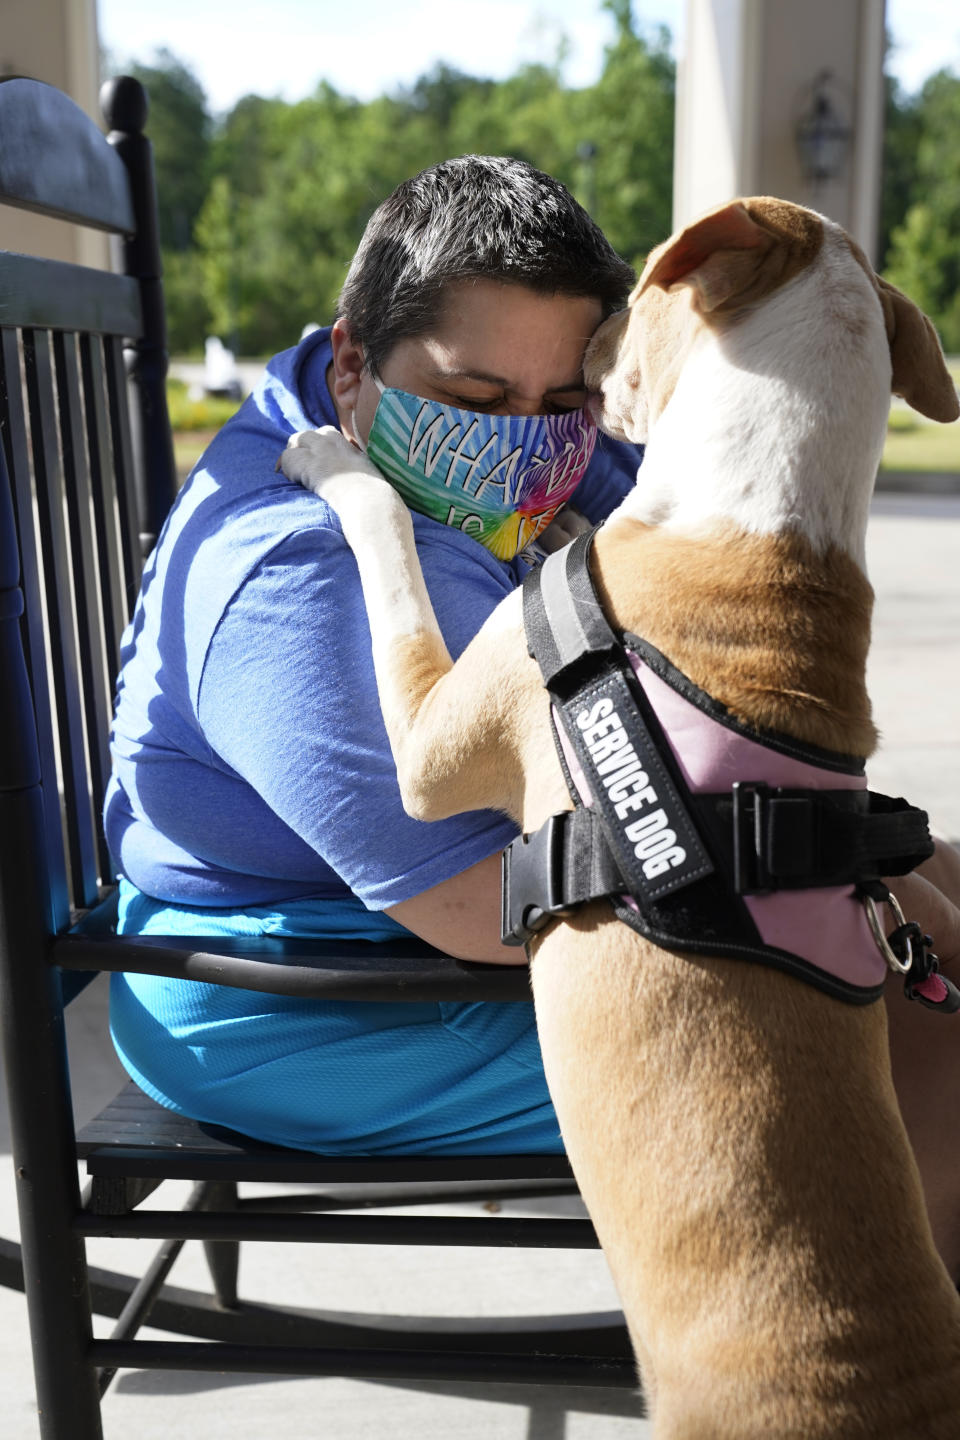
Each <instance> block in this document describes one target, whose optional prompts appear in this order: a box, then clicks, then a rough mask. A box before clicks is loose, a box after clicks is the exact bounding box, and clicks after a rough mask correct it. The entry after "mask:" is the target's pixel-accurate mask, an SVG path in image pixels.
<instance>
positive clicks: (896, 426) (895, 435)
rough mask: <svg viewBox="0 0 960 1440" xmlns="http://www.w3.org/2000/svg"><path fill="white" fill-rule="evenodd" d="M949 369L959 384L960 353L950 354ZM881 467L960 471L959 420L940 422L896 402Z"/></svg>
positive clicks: (908, 469)
mask: <svg viewBox="0 0 960 1440" xmlns="http://www.w3.org/2000/svg"><path fill="white" fill-rule="evenodd" d="M947 369H948V370H949V371H950V374H951V376H952V378H953V382H954V384H955V385H957V386H960V356H958V355H951V356H948V357H947ZM880 468H881V469H882V470H901V471H911V470H914V471H923V472H926V473H930V472H931V471H933V472H937V473H941V474H943V473H947V474H949V473H958V472H960V421H954V422H953V424H952V425H938V424H937V423H936V422H935V421H930V420H925V419H924V418H923V416H922V415H918V414H917V413H916V411H915V410H909V409H905V408H904V407H903V406H897V408H896V409H894V410H891V411H890V420H889V423H888V425H887V443H886V446H885V447H884V451H883V460H882V461H881V464H880Z"/></svg>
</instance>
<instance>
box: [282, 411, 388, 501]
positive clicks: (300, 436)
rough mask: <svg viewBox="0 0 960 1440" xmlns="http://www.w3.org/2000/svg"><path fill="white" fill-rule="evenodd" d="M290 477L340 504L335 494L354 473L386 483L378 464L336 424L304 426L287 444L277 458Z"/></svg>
mask: <svg viewBox="0 0 960 1440" xmlns="http://www.w3.org/2000/svg"><path fill="white" fill-rule="evenodd" d="M277 469H278V470H282V471H283V473H284V475H286V477H287V479H288V480H295V481H296V482H297V484H298V485H302V486H303V487H304V489H306V490H312V491H313V493H314V495H320V496H322V497H323V499H324V500H326V501H327V502H328V503H329V504H331V505H333V507H334V509H336V508H337V506H336V499H335V496H336V494H337V492H338V491H339V490H340V484H341V482H342V481H344V480H346V479H350V478H352V477H354V476H357V477H360V476H362V477H363V478H364V479H365V480H366V481H372V482H373V483H374V484H376V485H382V486H385V485H386V481H385V480H384V479H383V476H382V475H381V474H380V472H379V470H377V468H376V466H375V465H373V464H371V462H370V461H369V460H368V459H367V457H366V455H364V454H362V453H361V451H359V450H358V449H357V448H356V446H354V445H351V444H350V442H349V440H347V438H346V436H344V435H343V434H342V433H341V432H340V431H339V430H338V429H337V428H336V426H334V425H324V426H323V427H322V429H320V430H300V431H298V432H297V434H296V435H291V436H290V439H289V440H288V441H287V448H286V450H284V452H283V454H282V455H281V456H280V459H279V460H278V461H277Z"/></svg>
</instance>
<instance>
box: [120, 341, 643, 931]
mask: <svg viewBox="0 0 960 1440" xmlns="http://www.w3.org/2000/svg"><path fill="white" fill-rule="evenodd" d="M330 358H331V353H330V342H329V330H321V331H317V332H314V334H312V335H310V336H308V337H307V339H305V340H303V341H301V343H300V344H299V345H298V346H297V347H296V348H295V349H293V350H287V351H284V352H283V353H282V354H280V355H277V356H275V357H274V359H273V360H271V361H270V363H269V364H268V366H267V369H266V372H265V375H264V378H263V380H262V382H261V383H260V385H259V386H258V387H257V389H256V391H255V392H254V393H253V394H252V395H251V396H250V397H249V398H248V399H247V400H246V401H245V402H244V404H243V405H242V406H241V408H240V409H239V410H238V412H237V414H236V415H235V416H234V417H233V418H232V419H231V420H229V421H228V422H227V424H226V425H225V426H224V427H223V429H222V430H221V431H220V433H219V434H218V435H217V436H216V437H215V439H214V440H213V441H212V443H211V444H210V446H209V448H208V449H207V450H206V452H205V454H204V455H203V457H202V459H201V461H200V463H199V464H198V466H197V468H196V469H195V470H194V472H193V474H192V475H191V477H190V479H189V480H188V481H187V483H186V485H185V486H184V488H183V490H182V491H181V493H180V495H179V497H178V499H177V502H176V504H175V505H174V507H173V509H172V510H171V512H170V516H169V518H168V520H167V523H166V525H165V526H164V528H163V532H162V534H161V536H160V539H159V541H158V543H157V547H156V550H155V551H154V553H153V555H152V556H151V558H150V560H149V561H148V563H147V566H146V568H145V570H144V574H143V582H142V587H141V593H140V598H139V600H138V603H137V607H136V611H135V614H134V617H133V621H132V623H131V625H130V626H129V627H128V629H127V631H126V634H125V635H124V637H123V642H122V648H121V665H122V669H121V674H120V678H119V681H118V689H117V710H116V716H115V721H114V726H113V731H112V737H111V743H112V752H113V776H112V779H111V781H110V785H109V787H108V790H107V796H106V801H105V810H104V818H105V826H106V835H107V841H108V843H109V846H110V849H111V852H112V854H113V856H114V859H115V861H116V864H117V867H118V869H119V872H120V874H121V875H123V876H125V877H126V878H127V879H128V880H130V881H131V883H132V884H133V885H135V886H136V887H137V888H138V889H139V890H142V891H144V892H145V893H146V894H148V895H152V896H155V897H156V898H158V899H160V900H164V901H167V902H169V903H172V904H182V905H197V906H225V907H226V906H229V907H233V908H237V907H243V906H255V905H264V904H271V903H274V902H281V901H284V900H290V899H294V898H298V897H305V896H315V897H319V898H329V899H341V898H343V897H344V896H346V895H348V894H350V893H351V892H352V893H353V894H354V895H357V896H359V897H360V899H361V900H362V901H363V902H364V904H365V905H366V906H367V907H368V908H369V909H372V910H379V909H383V908H384V907H386V906H390V905H395V904H397V903H398V902H399V901H401V900H407V899H409V898H410V897H411V896H413V895H418V894H420V893H421V892H422V891H424V890H427V889H429V888H430V887H431V886H433V885H437V884H439V883H440V882H441V881H443V880H447V879H449V878H450V877H451V876H452V875H455V874H457V873H459V872H460V871H461V870H465V869H466V868H467V867H468V866H470V865H473V864H475V863H476V862H478V861H480V860H482V859H485V858H486V857H487V856H488V855H491V854H493V853H494V852H495V851H497V850H499V849H500V848H502V846H503V845H505V844H507V843H508V842H509V841H510V839H512V837H513V835H514V834H515V833H516V832H515V827H514V826H513V825H512V824H511V823H510V822H509V821H508V820H507V819H506V818H505V817H504V816H503V815H498V814H494V813H491V812H489V811H474V812H471V813H469V814H465V815H458V816H454V817H453V818H451V819H449V820H442V821H437V822H432V823H429V824H427V823H423V822H421V821H417V820H411V819H410V818H409V816H407V815H406V814H405V813H404V811H403V807H402V806H401V803H400V794H399V790H398V788H397V781H396V775H395V771H394V766H393V760H392V757H391V754H390V746H389V743H388V741H387V736H386V731H385V730H384V727H383V720H382V718H381V714H380V705H379V701H378V697H377V687H376V681H375V678H374V672H373V662H372V658H371V653H370V632H369V628H368V625H367V617H366V609H365V606H364V601H363V593H362V590H361V586H360V580H359V575H358V573H357V568H356V564H355V562H354V559H353V554H352V552H351V551H350V549H349V547H348V546H347V544H346V542H345V540H344V538H343V533H342V531H341V528H340V523H339V520H338V519H337V516H336V514H335V513H334V512H333V511H332V510H331V509H330V507H329V506H328V505H327V504H326V503H325V502H324V501H323V500H321V499H319V498H318V497H317V496H315V495H312V494H311V493H310V492H308V491H307V490H304V489H302V488H301V487H300V486H299V485H297V484H295V483H293V482H291V481H289V480H287V479H286V477H285V476H284V475H283V474H282V473H281V472H279V471H277V470H276V468H275V467H276V463H277V458H278V456H279V455H280V453H281V451H282V450H283V449H284V448H285V447H286V444H287V440H288V439H289V437H290V436H291V435H292V434H293V433H295V432H296V431H298V430H305V429H311V428H316V427H318V426H320V425H336V424H337V423H338V422H337V416H336V412H335V410H334V407H333V402H332V400H331V398H330V394H329V392H328V389H327V384H326V371H327V366H328V364H329V363H330ZM638 459H639V456H638V451H637V450H636V449H634V447H632V446H627V445H619V444H617V443H615V442H613V441H610V440H607V439H605V438H603V437H601V439H600V441H599V443H598V446H597V450H596V451H595V453H594V458H593V460H592V461H591V464H590V468H589V470H588V472H587V475H586V476H585V477H584V480H583V481H582V482H581V486H580V488H579V489H578V491H577V493H576V495H575V497H574V503H575V504H576V506H577V508H578V509H580V510H581V511H582V512H583V513H584V514H586V515H587V516H588V518H590V519H591V520H594V521H596V520H600V519H602V518H603V517H604V516H605V515H607V514H608V513H609V512H610V511H611V510H612V509H613V508H614V507H615V506H616V505H617V504H618V503H619V501H620V500H621V499H622V498H623V496H624V494H625V493H626V492H627V490H628V489H629V488H630V486H631V485H632V484H633V481H634V479H635V476H636V468H637V463H638ZM413 524H414V532H415V535H416V540H417V548H418V552H419V556H420V561H421V564H422V566H423V572H424V576H425V579H426V583H427V587H428V590H429V592H430V596H431V599H432V601H433V605H434V608H435V609H436V612H437V618H438V620H439V622H440V626H441V629H442V631H443V634H444V638H445V640H446V642H447V645H448V647H449V649H450V653H451V655H453V657H454V658H456V656H458V655H459V654H460V652H461V651H462V650H463V649H464V647H465V646H466V644H467V643H468V641H469V640H470V639H471V638H472V637H473V636H474V635H475V634H476V632H477V630H479V628H480V626H481V625H482V623H483V621H484V620H485V619H486V617H487V616H488V615H489V614H490V612H491V611H492V610H493V609H494V607H495V606H496V605H497V604H498V603H499V601H500V600H502V599H503V597H504V596H505V595H506V594H508V593H509V592H510V591H511V590H512V589H514V587H515V586H516V585H517V584H518V583H519V582H520V580H521V579H522V576H523V573H524V571H525V569H526V566H525V564H524V562H523V561H521V560H519V559H518V560H515V561H512V562H509V563H504V562H502V561H500V560H497V559H495V558H494V556H493V555H492V554H491V553H490V552H489V551H488V550H486V549H485V548H484V547H483V546H482V545H480V544H479V543H478V542H477V541H476V540H473V539H471V538H470V537H469V536H467V535H464V534H462V533H461V532H460V531H457V530H453V529H450V528H449V527H447V526H444V525H440V524H438V523H437V522H436V521H434V520H431V519H428V518H427V517H426V516H422V515H417V514H414V515H413Z"/></svg>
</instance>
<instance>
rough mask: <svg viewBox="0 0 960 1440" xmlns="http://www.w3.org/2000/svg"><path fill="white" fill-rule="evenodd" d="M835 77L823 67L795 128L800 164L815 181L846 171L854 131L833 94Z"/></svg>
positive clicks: (810, 178)
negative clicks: (832, 83)
mask: <svg viewBox="0 0 960 1440" xmlns="http://www.w3.org/2000/svg"><path fill="white" fill-rule="evenodd" d="M832 78H833V77H832V75H831V72H830V71H829V70H821V72H820V74H819V75H818V76H817V78H816V80H814V82H813V85H812V86H811V88H810V99H809V103H808V104H807V106H806V108H805V109H804V111H803V113H802V115H801V116H800V119H799V120H798V121H797V126H796V131H795V136H796V142H797V153H798V155H799V157H800V168H801V169H802V171H803V173H804V175H805V176H806V177H807V179H808V180H812V181H813V182H814V184H815V185H819V184H823V183H824V182H825V181H827V180H836V179H837V178H838V177H839V176H840V175H841V174H842V172H843V167H844V165H845V164H846V159H847V152H848V151H849V149H850V139H851V136H852V134H853V131H852V130H851V128H850V126H849V125H847V124H846V122H845V121H844V119H843V116H842V115H841V113H840V111H839V109H838V108H837V105H836V102H835V100H834V99H833V98H831V94H830V91H831V89H832V86H831V80H832Z"/></svg>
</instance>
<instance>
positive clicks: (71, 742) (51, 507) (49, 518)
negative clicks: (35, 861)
mask: <svg viewBox="0 0 960 1440" xmlns="http://www.w3.org/2000/svg"><path fill="white" fill-rule="evenodd" d="M52 351H53V346H52V343H51V337H50V335H49V334H48V333H47V332H46V331H45V330H25V331H24V332H23V358H24V369H25V371H26V380H27V396H28V400H29V407H30V433H31V440H32V449H33V467H34V476H35V481H36V492H37V510H38V516H39V522H40V548H41V553H42V557H43V568H44V579H45V586H46V601H47V626H48V629H49V633H50V656H49V658H50V663H51V668H52V670H53V693H54V697H55V704H56V713H55V719H56V726H57V734H58V739H59V754H60V777H59V778H60V784H61V786H62V787H63V795H64V802H65V803H64V812H65V823H66V828H67V842H68V847H69V854H70V865H71V870H72V878H73V887H72V888H73V895H74V899H75V903H77V904H78V905H82V906H87V905H92V904H93V903H94V902H95V900H96V896H97V866H96V854H95V845H94V838H93V837H94V830H93V821H92V812H91V793H90V774H89V768H88V765H87V753H86V739H85V734H84V717H83V700H82V696H81V675H80V654H79V646H78V643H77V633H76V613H75V608H74V607H75V603H76V598H75V595H74V585H73V581H74V576H73V574H72V572H71V568H70V555H69V545H68V540H67V526H66V514H65V505H66V496H65V493H64V475H63V465H62V457H61V435H60V434H59V433H58V431H59V426H58V424H57V419H58V415H59V413H60V412H59V405H58V400H57V392H56V388H55V382H54V368H53V353H52Z"/></svg>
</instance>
